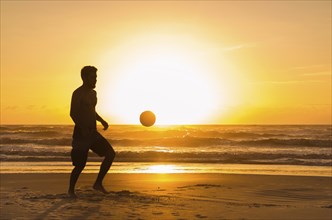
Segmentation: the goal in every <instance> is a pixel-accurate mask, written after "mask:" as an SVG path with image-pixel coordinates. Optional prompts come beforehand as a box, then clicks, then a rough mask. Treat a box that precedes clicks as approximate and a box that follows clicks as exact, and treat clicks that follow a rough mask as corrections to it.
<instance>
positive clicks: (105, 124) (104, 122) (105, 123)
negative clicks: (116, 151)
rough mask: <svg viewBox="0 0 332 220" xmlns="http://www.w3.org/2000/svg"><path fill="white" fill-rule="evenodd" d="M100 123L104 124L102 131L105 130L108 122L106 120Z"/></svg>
mask: <svg viewBox="0 0 332 220" xmlns="http://www.w3.org/2000/svg"><path fill="white" fill-rule="evenodd" d="M101 124H102V125H103V126H104V129H103V130H104V131H106V130H107V128H108V123H107V122H106V121H104V120H103V121H101Z"/></svg>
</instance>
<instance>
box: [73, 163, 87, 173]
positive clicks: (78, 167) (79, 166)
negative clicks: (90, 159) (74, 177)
mask: <svg viewBox="0 0 332 220" xmlns="http://www.w3.org/2000/svg"><path fill="white" fill-rule="evenodd" d="M74 166H75V167H74V169H75V170H76V171H81V172H82V170H83V169H84V167H85V163H84V164H76V165H74Z"/></svg>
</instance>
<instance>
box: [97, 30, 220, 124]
mask: <svg viewBox="0 0 332 220" xmlns="http://www.w3.org/2000/svg"><path fill="white" fill-rule="evenodd" d="M135 40H136V41H135V43H133V42H132V43H128V44H129V45H127V46H126V47H123V48H122V49H121V50H119V51H121V53H119V54H118V61H119V62H117V63H116V64H115V65H114V66H110V67H109V70H105V71H106V72H109V78H106V79H105V80H103V82H102V85H101V87H102V89H101V90H102V92H101V93H99V94H98V95H99V96H100V97H102V96H104V97H102V98H103V102H101V103H103V106H102V107H101V108H102V109H107V111H108V112H111V113H112V117H113V118H117V119H118V121H119V122H120V123H127V124H137V123H138V124H139V123H140V121H139V115H140V114H141V113H142V112H143V111H145V110H147V109H148V110H150V111H152V112H154V113H155V115H156V116H157V118H158V120H157V122H156V124H157V125H162V124H196V123H201V122H203V121H204V120H205V119H206V118H207V117H209V116H211V115H213V113H215V112H216V111H218V110H219V109H218V107H219V106H220V103H223V102H224V100H225V99H226V93H223V92H220V89H219V88H218V86H217V82H216V79H214V78H213V77H211V72H213V71H214V70H213V66H211V65H210V63H209V60H208V59H207V58H204V55H202V54H201V53H200V49H201V48H200V47H198V46H197V45H196V44H194V43H192V42H191V43H190V42H189V43H188V42H186V41H185V40H183V39H181V40H179V39H178V38H170V37H167V36H159V35H158V36H154V37H150V38H149V39H145V41H144V42H142V39H140V38H136V39H135ZM187 41H188V40H187ZM105 71H104V72H105ZM218 84H220V82H218ZM106 103H107V104H106ZM106 114H107V113H106Z"/></svg>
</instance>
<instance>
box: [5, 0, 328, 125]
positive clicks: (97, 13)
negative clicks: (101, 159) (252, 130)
mask: <svg viewBox="0 0 332 220" xmlns="http://www.w3.org/2000/svg"><path fill="white" fill-rule="evenodd" d="M85 65H94V66H96V67H97V68H98V73H97V74H98V82H97V88H96V91H97V93H98V104H97V111H98V113H100V115H102V116H103V117H104V119H106V120H107V121H108V122H109V123H111V124H123V123H124V124H128V123H129V124H136V123H139V114H140V113H141V112H142V111H144V110H152V111H153V112H155V114H156V116H157V122H156V124H158V123H159V124H188V123H189V124H199V123H204V124H209V123H213V124H233V123H234V124H316V123H319V124H322V123H323V124H326V123H328V124H331V1H235V2H230V1H1V124H67V123H72V122H71V119H70V117H69V106H70V99H71V94H72V92H73V91H74V90H75V89H76V88H77V87H78V86H80V85H81V79H80V69H81V68H82V67H83V66H85Z"/></svg>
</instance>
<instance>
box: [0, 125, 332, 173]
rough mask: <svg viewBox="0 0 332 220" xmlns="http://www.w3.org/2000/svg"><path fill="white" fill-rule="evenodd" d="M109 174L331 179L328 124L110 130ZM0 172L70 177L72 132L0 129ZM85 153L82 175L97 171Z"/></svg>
mask: <svg viewBox="0 0 332 220" xmlns="http://www.w3.org/2000/svg"><path fill="white" fill-rule="evenodd" d="M98 130H99V132H100V133H101V134H102V135H103V136H104V137H105V138H106V139H107V140H108V141H109V142H110V143H111V144H112V146H113V148H114V150H115V151H116V153H117V155H116V158H115V161H114V163H113V165H112V167H111V170H110V171H109V172H113V173H248V174H249V173H250V174H278V175H312V176H332V166H331V165H332V126H331V125H182V126H154V127H150V128H146V127H143V126H139V125H113V126H110V128H109V129H108V130H107V131H103V130H102V129H101V128H98ZM0 131H1V134H0V159H1V165H0V171H1V173H49V172H53V173H69V172H70V171H71V169H72V165H71V161H70V151H71V141H72V131H73V126H72V125H1V127H0ZM101 161H102V158H100V157H98V156H97V155H95V154H94V153H93V152H90V153H89V158H88V163H87V166H86V168H85V171H84V172H87V173H95V172H98V171H99V165H100V162H101Z"/></svg>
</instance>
